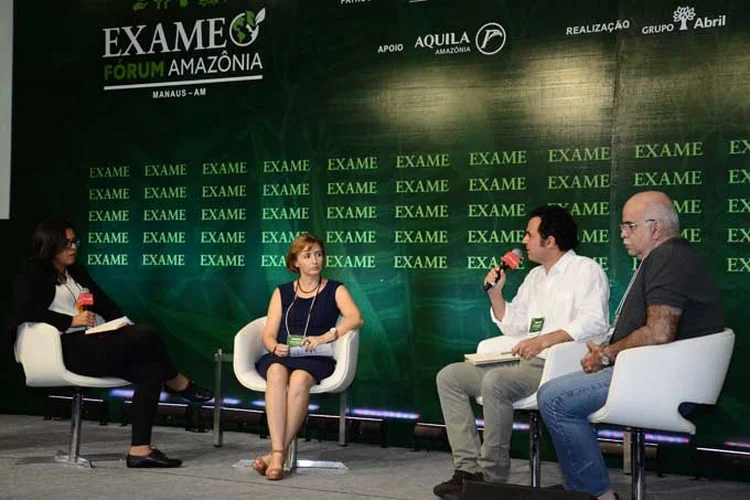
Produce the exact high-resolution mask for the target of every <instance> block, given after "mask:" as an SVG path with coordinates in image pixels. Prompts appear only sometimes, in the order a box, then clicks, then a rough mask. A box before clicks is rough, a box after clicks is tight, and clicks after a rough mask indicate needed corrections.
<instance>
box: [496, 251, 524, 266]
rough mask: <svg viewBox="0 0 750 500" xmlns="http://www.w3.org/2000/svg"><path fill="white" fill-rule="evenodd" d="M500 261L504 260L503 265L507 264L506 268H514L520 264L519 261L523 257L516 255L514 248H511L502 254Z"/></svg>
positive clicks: (521, 260)
mask: <svg viewBox="0 0 750 500" xmlns="http://www.w3.org/2000/svg"><path fill="white" fill-rule="evenodd" d="M500 261H502V262H504V263H505V265H506V266H508V269H516V268H517V267H518V266H520V265H521V262H523V258H522V257H521V256H519V255H517V254H516V252H515V251H514V250H511V251H510V252H508V253H506V254H505V255H503V256H502V258H501V259H500Z"/></svg>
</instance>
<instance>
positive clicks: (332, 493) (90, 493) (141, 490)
mask: <svg viewBox="0 0 750 500" xmlns="http://www.w3.org/2000/svg"><path fill="white" fill-rule="evenodd" d="M69 429H70V423H69V421H45V420H43V419H42V418H41V417H35V416H17V415H0V498H3V499H6V498H12V499H25V498H28V499H43V498H49V499H54V500H63V499H67V498H70V499H74V498H75V499H79V498H92V499H93V498H107V499H120V498H121V499H133V498H149V499H159V498H200V499H207V498H238V497H246V498H260V499H263V498H269V499H274V500H286V499H295V500H298V499H300V498H302V499H304V500H323V499H325V500H343V499H409V500H419V499H425V500H433V499H435V498H436V497H435V496H433V495H432V487H433V486H434V485H435V484H437V483H439V482H441V481H444V480H446V479H448V478H449V477H450V476H451V474H452V467H451V461H450V456H449V455H448V454H447V453H445V452H437V451H429V452H424V451H420V452H415V451H411V450H408V449H404V448H381V447H379V446H376V445H364V444H351V445H349V446H347V447H339V446H338V445H337V444H336V443H334V442H325V441H324V442H322V443H318V442H316V441H312V442H304V441H303V440H300V441H299V457H300V458H308V459H317V460H341V461H343V462H345V463H346V465H347V466H348V467H349V470H347V471H343V472H337V471H325V470H303V471H299V472H297V473H295V474H293V475H292V476H291V477H288V478H286V479H284V480H283V481H280V482H271V481H268V480H266V479H265V478H264V477H262V476H259V475H258V474H257V473H256V472H255V471H253V470H252V469H236V468H233V467H232V465H233V464H235V463H236V462H237V461H238V460H241V459H251V458H253V457H255V456H256V455H258V454H261V453H264V452H265V451H266V450H267V448H268V446H269V445H268V440H266V439H261V438H260V437H258V436H257V435H254V434H244V433H238V432H226V433H225V434H224V446H223V447H221V448H215V447H214V446H213V445H212V435H211V433H210V432H207V433H203V434H198V433H192V432H186V431H184V430H182V429H179V428H174V427H156V428H155V429H154V440H153V441H154V444H155V445H156V446H158V447H159V448H160V449H161V450H163V451H164V452H165V453H167V454H168V455H169V456H174V457H178V458H181V459H183V460H184V462H185V463H184V465H183V466H182V467H181V468H179V469H163V470H136V469H127V468H126V467H125V462H124V453H125V452H126V449H127V445H128V443H129V439H130V427H121V426H120V425H118V424H110V425H107V426H100V425H98V424H97V423H96V422H91V421H85V422H84V423H83V431H82V435H83V439H82V444H81V453H82V455H84V456H86V455H94V454H112V453H120V452H122V453H123V459H121V460H111V461H100V462H95V465H96V468H95V469H94V470H82V469H76V468H69V467H65V466H59V465H46V464H45V465H18V464H17V461H18V459H21V458H24V457H42V456H52V455H54V453H55V452H56V451H57V450H64V449H65V448H66V443H67V440H68V433H69ZM528 476H529V471H528V466H527V464H526V462H525V461H522V460H514V461H513V471H512V475H511V479H510V482H513V483H516V484H528ZM610 477H611V478H612V483H613V486H614V488H615V491H617V492H619V493H620V497H621V498H623V499H625V498H629V496H630V477H629V476H626V475H624V474H623V473H622V471H620V470H614V469H613V470H611V471H610ZM542 481H543V485H553V484H559V483H560V482H561V479H560V471H559V468H558V467H557V464H556V463H548V462H545V463H544V464H543V465H542ZM647 492H648V498H650V499H681V500H684V499H691V500H698V499H721V500H734V499H737V500H740V499H742V500H745V499H747V498H750V483H740V482H729V481H717V480H701V481H695V480H693V479H692V478H689V477H684V476H676V475H669V476H666V477H661V478H660V477H656V476H655V475H654V474H648V475H647Z"/></svg>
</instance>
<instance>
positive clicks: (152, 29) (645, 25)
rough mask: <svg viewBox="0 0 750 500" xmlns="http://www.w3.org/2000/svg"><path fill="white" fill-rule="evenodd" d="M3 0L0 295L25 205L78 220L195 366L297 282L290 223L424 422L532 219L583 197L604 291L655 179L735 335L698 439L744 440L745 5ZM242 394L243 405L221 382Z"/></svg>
mask: <svg viewBox="0 0 750 500" xmlns="http://www.w3.org/2000/svg"><path fill="white" fill-rule="evenodd" d="M15 7H16V8H15V15H16V20H15V26H14V27H15V48H14V105H13V120H14V121H13V141H12V145H13V148H12V160H13V164H12V186H11V189H12V206H11V214H12V217H11V220H10V221H0V228H2V230H3V234H4V235H5V236H6V242H5V245H6V248H8V249H9V252H8V253H9V254H10V255H11V258H10V259H9V261H8V266H7V271H6V272H5V273H3V276H2V280H3V283H5V284H6V286H4V287H3V290H5V291H4V295H3V296H2V298H3V299H4V302H5V303H7V302H8V300H9V284H10V279H11V274H12V272H11V271H12V269H14V268H15V266H16V263H17V262H20V261H21V260H22V259H23V257H24V256H25V255H26V254H27V249H28V246H29V245H28V241H29V239H30V234H31V230H32V228H33V226H34V224H35V223H36V222H38V221H39V220H40V219H42V218H43V217H46V216H49V215H52V214H62V215H65V216H68V217H70V218H72V219H73V220H74V221H75V222H76V223H77V224H78V226H79V229H80V231H81V233H83V234H84V235H85V240H84V241H85V247H84V248H83V253H84V254H85V255H84V257H83V259H84V261H85V262H87V263H88V265H89V269H90V271H91V273H92V274H93V276H94V277H95V278H96V279H97V280H98V281H99V282H100V284H101V285H102V286H103V287H104V288H105V289H106V290H108V291H109V293H110V294H111V295H112V296H113V298H115V299H116V300H117V301H118V302H119V303H120V305H121V306H122V307H123V309H124V310H125V311H126V312H127V314H128V315H129V316H130V317H131V318H133V319H136V320H138V321H143V322H150V323H152V324H155V325H156V326H158V327H160V328H161V329H162V331H163V332H164V334H165V336H166V339H167V341H168V344H169V346H170V349H171V352H172V353H173V356H174V358H175V361H176V362H177V364H178V366H181V367H185V371H187V372H188V374H189V375H191V376H193V377H195V378H197V379H198V380H199V381H202V382H204V383H210V381H211V377H212V367H211V362H212V355H213V352H214V351H215V350H216V349H217V348H220V347H221V348H223V349H225V350H228V351H231V349H232V340H233V337H234V334H235V333H236V332H237V331H238V330H239V329H240V328H241V327H242V326H243V325H244V324H246V323H247V322H249V321H250V320H252V319H253V318H255V317H258V316H262V315H264V314H265V310H266V307H267V302H268V299H269V297H270V293H271V291H272V290H273V288H274V287H275V286H277V285H278V284H279V283H282V282H285V281H289V280H290V279H292V275H291V274H290V273H289V272H288V271H286V270H285V269H284V268H283V266H281V265H280V264H281V260H282V259H281V256H282V255H283V254H284V252H285V251H286V248H287V246H288V242H289V241H290V239H291V238H292V237H293V236H294V235H295V234H297V233H298V232H300V231H311V232H315V233H317V234H319V235H321V236H323V237H324V238H325V239H326V240H327V241H328V254H329V256H328V269H327V275H328V276H329V277H331V278H335V279H340V280H342V281H344V282H345V284H346V285H347V287H348V288H349V290H350V291H351V293H352V295H353V297H354V299H355V300H356V302H357V304H358V305H359V306H360V308H361V310H362V313H363V315H364V318H365V326H364V328H363V330H362V336H361V348H360V358H359V370H358V375H357V379H356V382H355V384H354V386H353V389H352V392H351V400H350V406H351V408H353V409H354V408H359V409H362V408H370V409H379V410H398V411H406V412H413V413H417V414H419V415H420V417H419V419H420V420H421V421H427V422H437V421H440V420H441V415H440V410H439V406H438V402H437V394H436V391H435V388H434V377H435V374H436V373H437V371H438V370H439V369H440V368H441V367H442V366H444V365H445V364H447V363H449V362H452V361H456V360H459V359H461V358H462V355H463V354H464V353H466V352H471V351H473V349H474V347H475V346H476V344H477V342H478V341H479V340H481V339H483V338H486V337H489V336H493V335H495V334H497V330H496V328H495V327H494V325H492V324H491V322H490V321H489V317H488V303H487V300H486V298H485V296H484V293H483V292H482V290H481V287H480V285H481V281H482V279H483V276H484V275H485V273H486V270H487V268H488V266H489V265H490V264H491V262H492V261H493V259H496V258H497V257H498V256H500V255H502V254H503V253H504V252H506V251H507V250H509V249H510V248H512V247H514V246H519V245H520V239H521V237H522V233H523V229H524V227H525V223H526V219H527V214H528V213H529V212H530V211H531V210H532V209H533V208H534V207H535V206H537V205H540V204H543V203H559V204H563V205H565V206H567V207H568V208H569V209H570V210H571V211H572V212H573V214H574V215H575V216H576V218H577V219H578V221H579V225H580V230H581V238H582V244H581V245H580V247H579V249H578V250H579V253H582V254H584V255H588V256H591V257H594V258H596V259H597V260H599V261H600V262H601V263H602V265H603V266H604V267H605V270H606V271H607V273H608V275H609V277H610V280H611V284H612V300H611V303H612V309H614V305H616V304H617V302H618V301H619V299H620V297H621V294H622V293H623V291H624V287H625V285H626V284H627V280H628V279H629V276H630V274H631V272H632V269H633V262H632V260H631V259H629V258H628V257H627V255H626V253H625V251H624V250H623V248H622V245H621V241H620V238H619V233H618V230H617V225H618V223H619V210H620V208H621V207H622V204H623V203H624V201H625V200H626V199H627V198H628V197H629V196H630V195H631V194H632V193H634V192H637V191H640V190H644V189H659V190H663V191H665V192H667V193H668V194H669V195H670V196H672V197H673V198H674V199H675V201H676V204H677V208H678V210H679V212H680V217H681V221H682V226H683V235H684V236H686V237H687V238H688V239H690V240H691V241H693V242H694V244H695V246H696V248H697V251H698V252H699V254H700V255H701V256H702V257H703V258H704V259H705V260H706V262H708V264H709V265H710V268H711V270H712V272H713V274H714V277H715V278H716V280H717V281H718V283H719V285H720V288H721V292H722V294H723V297H724V300H725V304H726V311H727V325H728V326H730V327H732V328H734V329H735V331H736V333H737V334H738V335H737V343H736V348H735V357H734V362H733V363H732V365H731V368H730V372H729V376H728V378H727V383H726V386H725V388H724V391H723V394H722V398H721V401H720V410H719V412H718V413H717V414H715V415H713V416H712V417H710V418H709V419H707V420H706V421H705V422H704V423H703V424H702V425H700V427H699V429H700V435H699V440H702V442H708V443H712V444H722V443H724V442H728V441H731V442H747V441H750V426H749V425H748V423H747V422H748V415H750V397H748V395H747V392H746V391H745V390H744V389H743V384H744V380H745V379H746V378H747V376H748V369H747V367H746V365H744V364H743V363H742V362H741V360H742V358H743V355H744V354H745V353H747V352H748V350H749V349H750V347H749V346H748V340H747V338H748V337H747V335H746V332H745V330H746V328H747V326H748V321H747V315H746V314H745V311H744V310H743V308H744V299H743V296H744V294H743V291H744V289H745V288H746V286H743V284H744V283H746V281H745V280H747V279H748V273H749V272H750V252H748V242H750V224H749V223H748V222H749V220H750V217H748V214H749V213H750V205H748V202H749V201H750V189H749V187H750V142H748V141H750V127H749V126H748V119H749V118H750V109H749V106H748V102H749V100H748V98H747V96H748V94H749V93H750V56H748V51H747V47H748V43H749V34H748V31H747V28H746V26H747V23H748V22H749V21H750V12H748V9H747V7H746V6H745V5H744V3H743V2H739V1H729V0H723V1H694V2H691V3H690V4H689V5H687V6H683V5H682V4H679V3H676V2H673V1H643V0H621V1H611V2H605V1H579V0H576V1H569V2H554V1H550V0H538V1H516V2H512V1H497V2H483V1H479V0H465V1H464V2H453V1H445V0H429V1H425V2H408V1H405V0H398V1H397V0H370V1H345V0H326V1H322V0H316V1H314V2H313V1H305V2H303V1H301V0H299V1H293V0H286V1H268V2H257V1H250V0H224V1H221V0H180V1H176V0H161V1H156V0H122V1H105V0H99V1H91V0H87V1H71V2H52V1H36V2H16V6H15ZM42 13H43V14H42ZM185 82H188V83H185ZM189 82H193V83H189ZM525 272H526V270H522V271H521V272H517V273H514V274H513V276H512V278H511V280H510V287H509V291H511V292H512V291H513V290H515V288H516V287H517V286H518V284H519V283H520V282H521V280H522V279H523V276H524V275H525ZM3 369H4V373H5V374H6V377H5V378H6V379H8V380H10V381H11V383H10V384H9V387H10V388H9V394H10V397H9V398H8V399H6V400H5V401H2V402H1V403H0V407H5V409H6V410H7V411H28V409H29V408H32V407H34V403H33V402H31V401H30V397H29V396H28V394H29V391H28V390H27V389H25V388H24V387H23V382H22V377H21V375H20V373H19V371H18V369H17V367H16V366H15V365H12V364H11V363H10V361H9V360H8V363H7V365H6V366H5V367H4V368H3ZM32 394H33V392H32ZM229 395H231V396H234V397H237V398H239V399H240V400H241V401H242V403H241V404H242V405H245V406H247V405H249V404H250V401H251V400H252V399H253V396H250V395H248V393H247V392H246V391H244V390H243V389H241V388H239V387H238V386H237V384H236V383H233V382H230V383H229Z"/></svg>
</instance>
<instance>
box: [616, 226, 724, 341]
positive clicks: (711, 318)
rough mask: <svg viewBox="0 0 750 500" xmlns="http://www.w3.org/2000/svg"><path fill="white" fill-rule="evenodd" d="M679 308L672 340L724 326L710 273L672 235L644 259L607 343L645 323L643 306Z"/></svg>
mask: <svg viewBox="0 0 750 500" xmlns="http://www.w3.org/2000/svg"><path fill="white" fill-rule="evenodd" d="M653 305H664V306H671V307H676V308H679V309H681V310H682V315H681V316H680V321H679V323H678V324H677V336H676V338H675V340H682V339H688V338H692V337H700V336H701V335H709V334H711V333H717V332H720V331H721V330H723V329H724V310H723V307H722V304H721V297H719V290H718V288H717V287H716V284H715V283H714V280H713V278H712V277H711V274H710V273H709V272H708V269H707V268H706V266H705V265H704V264H703V262H701V261H700V259H698V256H697V255H696V254H695V250H694V249H693V247H692V246H691V245H690V243H689V242H688V241H687V240H685V239H684V238H672V239H671V240H668V241H666V242H664V243H662V244H661V245H659V246H658V247H656V248H654V249H653V250H652V251H651V253H649V254H648V256H647V257H646V258H645V259H644V260H643V262H642V263H641V266H640V270H639V271H638V276H637V277H636V279H635V282H634V283H633V286H632V287H631V289H630V293H628V296H627V298H626V299H625V303H624V304H623V307H622V311H621V312H620V319H619V321H618V322H617V325H616V326H615V331H614V334H613V335H612V339H611V340H610V343H615V342H617V341H618V340H620V339H622V338H624V337H627V336H628V335H630V334H631V333H632V332H633V331H634V330H637V329H638V328H641V327H643V326H644V325H645V324H646V307H647V306H653Z"/></svg>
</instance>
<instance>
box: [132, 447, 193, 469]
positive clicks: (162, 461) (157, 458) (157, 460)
mask: <svg viewBox="0 0 750 500" xmlns="http://www.w3.org/2000/svg"><path fill="white" fill-rule="evenodd" d="M125 463H126V464H127V466H128V467H129V468H131V469H137V468H143V469H145V468H167V467H179V466H180V465H182V460H180V459H179V458H169V457H168V456H166V455H165V454H164V453H162V452H161V451H159V450H158V449H156V448H153V449H152V450H151V453H149V454H148V455H143V456H139V455H131V454H128V458H127V460H126V462H125Z"/></svg>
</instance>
